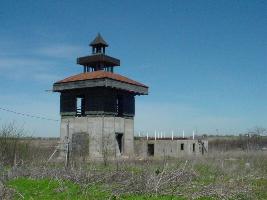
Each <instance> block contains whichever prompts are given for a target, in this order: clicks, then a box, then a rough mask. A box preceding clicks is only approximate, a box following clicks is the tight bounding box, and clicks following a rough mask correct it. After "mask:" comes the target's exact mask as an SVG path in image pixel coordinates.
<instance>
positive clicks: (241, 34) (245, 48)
mask: <svg viewBox="0 0 267 200" xmlns="http://www.w3.org/2000/svg"><path fill="white" fill-rule="evenodd" d="M0 25H1V28H0V85H1V89H0V91H1V92H0V107H3V108H7V109H11V110H15V111H18V112H24V113H28V114H33V115H40V116H45V117H48V118H54V119H59V118H60V116H59V95H58V94H57V93H51V92H46V91H45V90H48V89H51V88H52V84H53V82H55V81H57V80H60V79H62V78H64V77H67V76H69V75H73V74H76V73H80V72H81V71H82V68H81V67H79V66H78V65H76V64H75V62H76V58H77V57H78V56H84V55H87V54H89V53H90V49H89V47H88V44H89V42H90V41H91V40H92V39H94V37H95V35H96V34H97V33H98V32H100V33H101V34H102V36H103V37H104V38H105V40H106V41H107V42H108V43H109V44H110V47H109V48H108V50H107V53H108V54H109V55H111V56H114V57H117V58H120V59H121V66H120V67H118V68H117V69H116V70H115V71H116V73H120V74H122V75H125V76H128V77H130V78H132V79H135V80H138V81H140V82H142V83H144V84H146V85H148V86H150V90H149V95H148V96H138V97H137V98H136V117H135V129H136V131H150V132H151V133H152V132H153V131H154V130H158V131H165V132H168V131H170V130H174V131H175V133H176V134H181V132H182V130H185V132H186V134H191V133H192V130H194V129H197V131H198V133H209V134H210V133H220V134H238V133H240V132H244V131H246V130H247V129H249V128H252V127H254V126H262V127H267V125H266V122H267V92H266V91H267V77H266V75H267V68H266V67H267V58H266V55H267V46H266V44H267V39H266V35H267V2H266V1H264V0H259V1H258V0H253V1H252V0H249V1H248V0H240V1H237V0H235V1H232V0H223V1H220V0H217V1H213V0H204V1H203V0H194V1H193V0H192V1H189V0H184V1H178V0H177V1H175V0H173V1H168V0H164V1H141V0H140V1H139V0H138V1H127V0H124V1H79V2H77V1H55V0H53V1H48V0H47V1H36V0H35V1H27V0H25V1H11V0H9V1H1V6H0ZM11 121H15V122H16V123H17V124H18V125H19V126H24V127H25V129H26V130H27V131H28V132H29V134H31V135H34V136H59V122H52V121H44V120H38V119H31V118H26V117H22V116H17V115H14V114H11V113H7V112H4V111H0V124H5V123H8V122H11Z"/></svg>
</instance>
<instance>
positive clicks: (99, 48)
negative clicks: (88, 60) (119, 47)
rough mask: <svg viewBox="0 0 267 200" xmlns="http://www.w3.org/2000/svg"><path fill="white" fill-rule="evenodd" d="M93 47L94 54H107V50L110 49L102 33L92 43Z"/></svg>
mask: <svg viewBox="0 0 267 200" xmlns="http://www.w3.org/2000/svg"><path fill="white" fill-rule="evenodd" d="M89 46H91V47H92V54H99V53H100V54H105V48H106V47H108V44H107V42H106V41H105V40H104V39H103V38H102V36H101V35H100V33H98V34H97V36H96V37H95V39H94V40H93V41H92V42H91V43H90V45H89Z"/></svg>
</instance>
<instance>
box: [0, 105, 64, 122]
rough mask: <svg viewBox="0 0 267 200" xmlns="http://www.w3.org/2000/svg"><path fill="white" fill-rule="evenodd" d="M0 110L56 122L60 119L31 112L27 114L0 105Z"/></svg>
mask: <svg viewBox="0 0 267 200" xmlns="http://www.w3.org/2000/svg"><path fill="white" fill-rule="evenodd" d="M0 110H3V111H6V112H9V113H13V114H16V115H22V116H25V117H31V118H35V119H42V120H48V121H55V122H58V121H59V120H57V119H51V118H46V117H41V116H37V115H30V114H26V113H21V112H17V111H14V110H9V109H6V108H1V107H0Z"/></svg>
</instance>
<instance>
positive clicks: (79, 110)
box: [76, 96, 85, 117]
mask: <svg viewBox="0 0 267 200" xmlns="http://www.w3.org/2000/svg"><path fill="white" fill-rule="evenodd" d="M84 115H85V101H84V97H83V96H79V97H77V98H76V116H78V117H80V116H84Z"/></svg>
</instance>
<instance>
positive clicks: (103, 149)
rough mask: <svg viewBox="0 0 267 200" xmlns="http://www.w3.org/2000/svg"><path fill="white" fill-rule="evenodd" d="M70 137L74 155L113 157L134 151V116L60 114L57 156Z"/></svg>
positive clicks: (128, 154) (130, 154) (89, 157)
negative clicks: (67, 115)
mask: <svg viewBox="0 0 267 200" xmlns="http://www.w3.org/2000/svg"><path fill="white" fill-rule="evenodd" d="M68 141H69V147H70V152H71V154H73V155H83V156H86V159H103V158H104V157H106V158H107V157H108V158H109V159H115V158H118V157H121V156H125V157H132V156H133V155H134V119H133V118H124V117H113V116H95V117H93V116H88V117H74V116H69V117H62V119H61V126H60V144H61V148H60V149H62V151H61V153H60V157H62V158H63V157H64V156H65V152H64V149H66V144H67V142H68Z"/></svg>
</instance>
